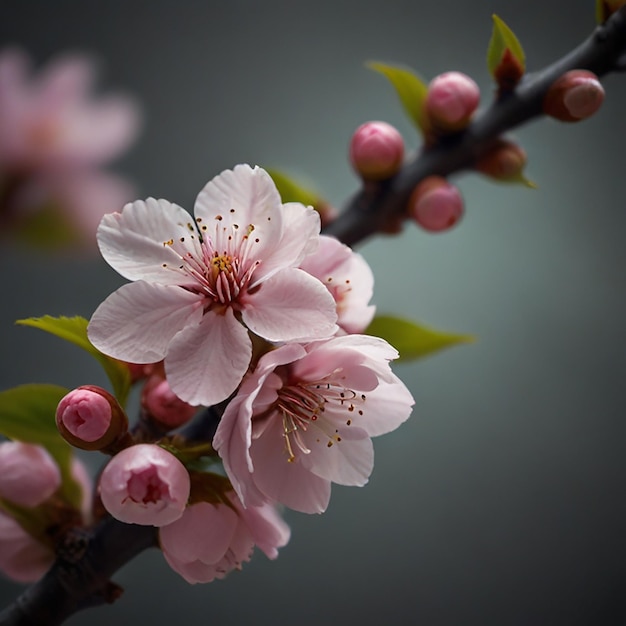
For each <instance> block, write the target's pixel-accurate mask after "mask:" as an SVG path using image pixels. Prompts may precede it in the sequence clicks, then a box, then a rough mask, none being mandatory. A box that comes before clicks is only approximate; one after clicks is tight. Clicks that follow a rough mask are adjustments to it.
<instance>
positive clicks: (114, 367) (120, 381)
mask: <svg viewBox="0 0 626 626" xmlns="http://www.w3.org/2000/svg"><path fill="white" fill-rule="evenodd" d="M16 324H20V325H22V326H32V327H33V328H39V329H40V330H44V331H46V332H48V333H51V334H52V335H56V336H57V337H60V338H61V339H65V340H66V341H69V342H71V343H73V344H75V345H77V346H79V347H80V348H82V349H83V350H86V351H87V352H89V354H91V355H92V356H93V357H95V358H96V359H97V360H98V362H99V363H100V364H101V365H102V367H103V368H104V371H105V372H106V374H107V376H108V377H109V380H110V381H111V385H112V386H113V391H114V393H115V396H116V398H117V399H118V401H119V403H120V404H121V405H122V406H124V405H125V403H126V398H127V397H128V391H129V389H130V370H129V369H128V367H127V365H126V364H125V363H123V362H122V361H118V360H117V359H114V358H112V357H110V356H106V355H105V354H102V352H100V350H98V349H97V348H96V347H95V346H93V345H92V343H91V342H90V341H89V339H88V337H87V324H88V322H87V320H86V319H85V318H84V317H79V316H76V317H63V316H62V317H52V316H51V315H44V316H43V317H29V318H28V319H24V320H17V322H16Z"/></svg>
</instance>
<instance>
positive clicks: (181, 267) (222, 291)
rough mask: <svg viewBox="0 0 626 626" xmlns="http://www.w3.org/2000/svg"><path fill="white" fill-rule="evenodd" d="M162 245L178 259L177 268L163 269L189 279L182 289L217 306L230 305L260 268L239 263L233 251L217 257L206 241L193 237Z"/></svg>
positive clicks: (216, 253) (192, 228)
mask: <svg viewBox="0 0 626 626" xmlns="http://www.w3.org/2000/svg"><path fill="white" fill-rule="evenodd" d="M187 226H188V228H189V230H190V231H194V230H195V229H194V226H193V224H191V223H190V224H187ZM163 245H164V246H168V247H169V248H171V249H172V250H173V251H174V252H175V253H176V254H177V255H178V257H179V259H180V263H179V264H178V266H177V267H174V266H169V265H168V264H167V263H164V264H163V267H164V268H169V269H172V270H174V271H177V272H179V273H182V274H183V275H184V276H186V277H187V278H190V279H192V281H193V282H192V284H189V285H185V287H186V288H187V289H189V290H191V291H193V292H195V293H201V294H203V295H205V296H206V297H207V298H208V299H209V300H212V301H213V302H214V303H215V304H219V305H230V304H234V303H235V302H236V301H237V298H238V297H239V294H240V293H241V292H242V291H243V290H245V289H246V287H247V286H248V284H249V283H250V281H251V279H252V274H253V273H254V270H255V269H256V268H257V267H258V266H259V265H260V261H258V260H257V261H254V262H252V263H251V262H249V261H247V259H244V261H243V263H242V257H241V256H240V255H238V254H237V252H235V251H228V250H224V251H223V252H222V253H221V254H220V253H219V252H218V251H217V250H214V249H213V247H212V245H211V242H210V240H208V239H204V238H202V236H200V235H198V236H197V235H196V234H190V235H188V236H187V237H180V238H179V239H177V240H176V239H169V240H168V241H164V242H163ZM190 248H191V249H190ZM244 256H245V255H244ZM244 264H245V265H247V267H244Z"/></svg>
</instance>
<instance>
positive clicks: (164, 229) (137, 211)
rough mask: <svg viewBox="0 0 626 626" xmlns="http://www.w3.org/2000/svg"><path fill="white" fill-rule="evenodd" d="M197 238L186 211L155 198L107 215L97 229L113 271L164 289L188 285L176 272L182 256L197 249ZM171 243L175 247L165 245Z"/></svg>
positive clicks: (100, 243) (129, 205) (104, 254)
mask: <svg viewBox="0 0 626 626" xmlns="http://www.w3.org/2000/svg"><path fill="white" fill-rule="evenodd" d="M192 235H193V236H194V239H192V238H191V236H192ZM197 236H198V235H197V233H196V230H195V227H194V225H193V218H192V217H191V216H190V215H189V213H187V211H185V209H183V208H181V207H179V206H178V205H176V204H172V203H171V202H168V201H167V200H155V199H154V198H148V199H147V200H145V201H143V200H137V201H136V202H132V203H129V204H127V205H126V206H125V207H124V208H123V210H122V212H121V213H112V214H110V215H105V216H104V218H103V219H102V222H101V223H100V227H99V228H98V244H99V246H100V251H101V252H102V256H103V257H104V259H105V260H106V262H107V263H108V264H109V265H110V266H111V267H113V268H114V269H115V270H116V271H117V272H119V273H120V274H121V275H122V276H124V278H128V279H129V280H147V281H153V282H157V283H160V284H163V285H178V284H183V283H184V282H185V278H184V277H183V276H181V274H180V273H179V272H178V271H176V270H177V268H178V267H179V265H180V254H181V253H182V254H184V253H185V252H191V251H192V250H194V249H195V247H194V241H196V238H197ZM172 239H173V240H174V241H175V243H176V246H170V245H164V243H165V242H168V241H170V240H172ZM181 239H182V240H183V241H182V242H181ZM177 250H179V252H177ZM164 264H165V265H166V267H164V266H163V265H164Z"/></svg>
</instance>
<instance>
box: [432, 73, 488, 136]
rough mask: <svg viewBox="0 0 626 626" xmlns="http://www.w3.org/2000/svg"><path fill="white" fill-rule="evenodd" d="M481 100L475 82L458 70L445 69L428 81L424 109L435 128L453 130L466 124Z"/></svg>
mask: <svg viewBox="0 0 626 626" xmlns="http://www.w3.org/2000/svg"><path fill="white" fill-rule="evenodd" d="M479 101H480V89H479V88H478V85H477V84H476V83H475V82H474V81H473V80H472V79H471V78H470V77H469V76H467V75H465V74H462V73H461V72H446V73H445V74H440V75H439V76H436V77H435V78H433V80H432V81H431V82H430V85H428V93H427V95H426V102H425V111H426V115H427V116H428V119H429V121H430V123H431V125H432V127H433V128H434V129H435V130H441V131H445V132H454V131H458V130H461V129H463V128H465V127H466V126H467V125H468V123H469V121H470V119H471V117H472V115H473V114H474V111H476V109H477V107H478V102H479Z"/></svg>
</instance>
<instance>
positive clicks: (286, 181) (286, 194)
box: [265, 168, 322, 207]
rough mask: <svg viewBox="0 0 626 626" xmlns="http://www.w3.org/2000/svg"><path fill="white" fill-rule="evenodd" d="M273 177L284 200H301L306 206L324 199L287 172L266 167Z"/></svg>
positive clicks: (316, 203) (314, 204) (313, 205)
mask: <svg viewBox="0 0 626 626" xmlns="http://www.w3.org/2000/svg"><path fill="white" fill-rule="evenodd" d="M265 171H266V172H267V173H268V174H269V175H270V176H271V177H272V180H273V181H274V184H275V185H276V188H277V189H278V193H279V194H280V197H281V199H282V201H283V202H301V203H302V204H304V205H305V206H312V207H315V206H317V205H318V204H319V203H320V202H321V201H322V200H321V198H320V196H319V195H318V194H316V193H315V192H314V191H312V190H311V189H308V188H307V187H305V186H303V185H302V184H300V183H299V182H298V181H296V180H294V179H293V178H292V177H291V176H289V175H288V174H285V172H282V171H280V170H276V169H272V168H265Z"/></svg>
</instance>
